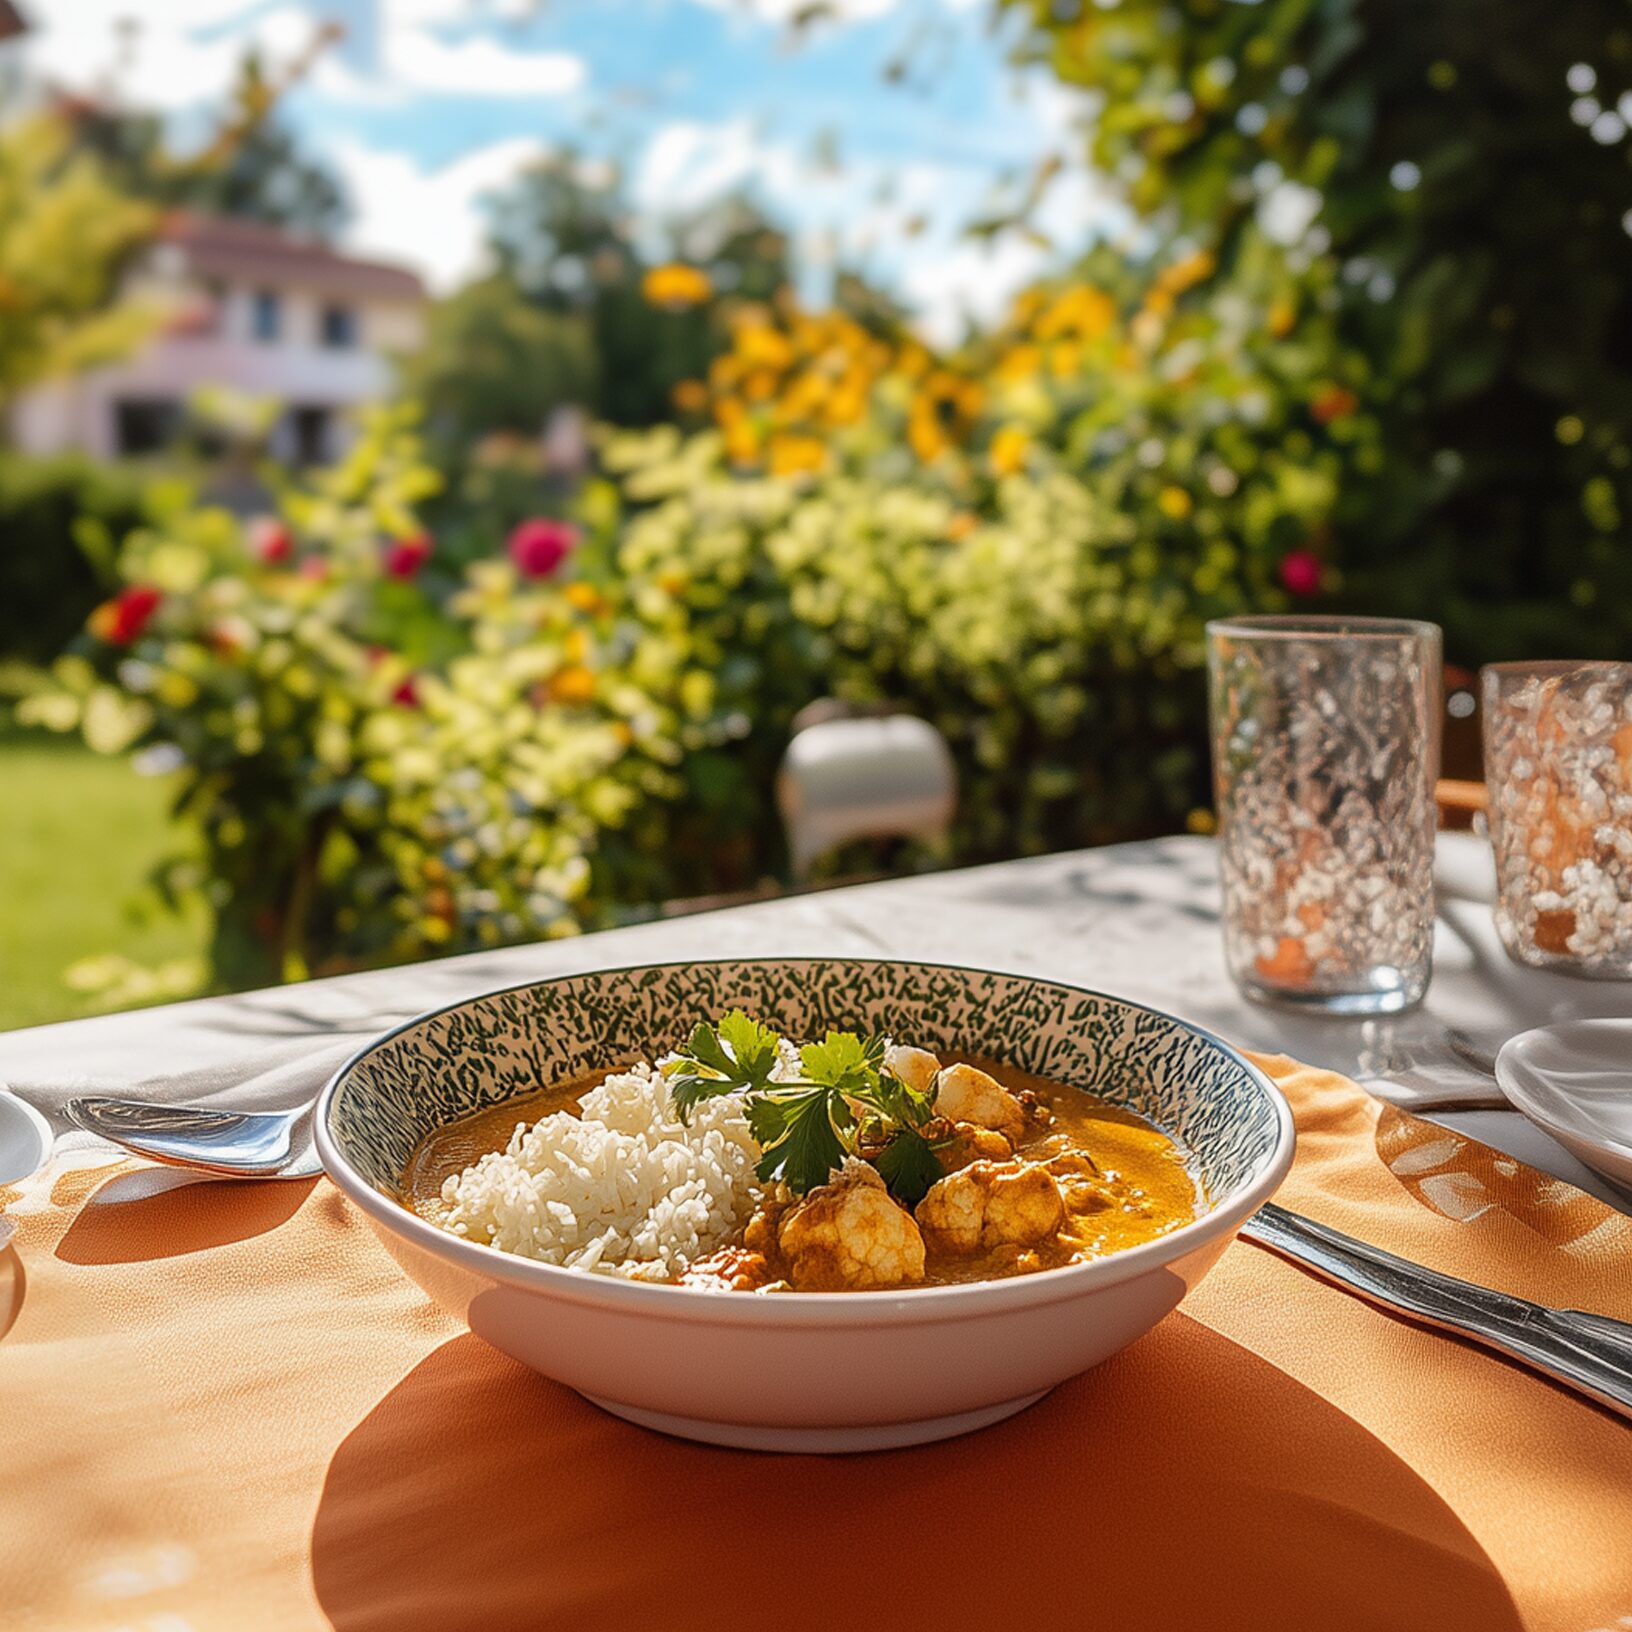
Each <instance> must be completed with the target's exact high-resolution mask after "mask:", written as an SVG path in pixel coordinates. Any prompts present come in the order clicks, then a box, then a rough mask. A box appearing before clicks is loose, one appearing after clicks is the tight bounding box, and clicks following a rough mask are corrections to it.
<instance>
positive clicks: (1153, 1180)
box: [400, 1054, 1204, 1290]
mask: <svg viewBox="0 0 1632 1632" xmlns="http://www.w3.org/2000/svg"><path fill="white" fill-rule="evenodd" d="M945 1058H946V1062H947V1063H948V1064H952V1063H954V1062H957V1061H965V1060H966V1061H967V1063H969V1064H973V1065H977V1066H979V1067H980V1069H981V1070H983V1071H986V1072H989V1073H990V1074H991V1075H992V1076H993V1077H995V1078H996V1079H997V1080H998V1082H1000V1083H1001V1084H1002V1085H1003V1086H1004V1087H1005V1088H1007V1089H1008V1090H1009V1091H1010V1092H1011V1093H1014V1094H1029V1095H1034V1096H1035V1098H1036V1101H1037V1104H1038V1106H1039V1107H1040V1109H1041V1111H1042V1112H1043V1113H1044V1114H1043V1115H1040V1116H1037V1117H1036V1118H1035V1119H1033V1120H1031V1121H1029V1122H1028V1125H1027V1134H1026V1137H1025V1138H1024V1139H1022V1140H1021V1141H1020V1142H1019V1143H1018V1144H1016V1145H1015V1148H1014V1155H1015V1158H1016V1159H1018V1160H1023V1161H1032V1162H1046V1161H1049V1160H1051V1159H1052V1158H1057V1157H1060V1156H1065V1155H1069V1154H1073V1153H1080V1154H1083V1155H1086V1156H1088V1157H1089V1158H1091V1163H1087V1164H1083V1172H1082V1173H1081V1175H1079V1176H1076V1177H1073V1178H1072V1179H1071V1180H1070V1181H1069V1182H1062V1183H1061V1184H1060V1192H1061V1199H1062V1201H1063V1203H1064V1208H1065V1222H1064V1224H1063V1226H1062V1227H1061V1228H1060V1229H1059V1231H1058V1233H1057V1235H1055V1236H1054V1237H1053V1238H1052V1239H1050V1240H1047V1241H1043V1242H1038V1243H1035V1244H1033V1245H1031V1246H1028V1247H1027V1248H1026V1249H1024V1250H1023V1251H1021V1250H1018V1249H1016V1248H1015V1247H1013V1246H1009V1245H1004V1246H999V1247H995V1248H992V1249H991V1250H989V1251H983V1252H977V1253H975V1254H972V1255H968V1256H962V1255H953V1254H951V1253H946V1252H940V1251H936V1250H934V1249H933V1247H932V1248H931V1249H930V1250H929V1251H928V1252H927V1254H926V1257H925V1263H924V1279H923V1282H922V1283H921V1284H923V1285H927V1286H946V1285H951V1284H954V1283H958V1282H967V1281H981V1280H998V1279H1003V1278H1005V1277H1008V1276H1011V1275H1018V1274H1025V1273H1029V1272H1031V1271H1035V1270H1038V1269H1055V1268H1059V1267H1060V1266H1062V1265H1064V1264H1069V1263H1074V1262H1077V1261H1079V1260H1081V1259H1087V1258H1098V1257H1103V1256H1104V1255H1105V1254H1107V1253H1111V1252H1117V1251H1120V1250H1121V1249H1122V1248H1124V1247H1132V1246H1137V1245H1138V1244H1139V1243H1140V1242H1143V1241H1150V1240H1154V1239H1155V1238H1156V1237H1157V1236H1161V1235H1166V1234H1167V1233H1168V1232H1169V1231H1170V1230H1173V1229H1176V1228H1177V1227H1178V1226H1179V1225H1181V1224H1187V1223H1189V1222H1190V1221H1191V1220H1192V1219H1193V1218H1195V1216H1196V1214H1197V1212H1198V1210H1199V1209H1200V1208H1201V1207H1202V1206H1203V1205H1204V1201H1203V1198H1202V1196H1201V1193H1200V1191H1199V1189H1198V1186H1197V1182H1196V1179H1195V1176H1194V1174H1193V1173H1192V1172H1191V1170H1190V1168H1189V1166H1188V1164H1187V1162H1186V1159H1185V1153H1184V1151H1183V1150H1182V1149H1181V1147H1180V1146H1179V1145H1177V1144H1176V1143H1175V1142H1174V1140H1173V1139H1172V1138H1170V1137H1169V1136H1168V1135H1167V1134H1165V1133H1163V1132H1162V1130H1161V1129H1160V1128H1158V1127H1157V1126H1156V1125H1155V1124H1154V1123H1151V1122H1148V1121H1146V1120H1145V1119H1144V1118H1143V1117H1141V1116H1139V1115H1137V1114H1136V1113H1134V1112H1132V1111H1129V1110H1125V1109H1123V1108H1122V1107H1121V1106H1118V1105H1113V1104H1111V1103H1109V1102H1108V1101H1106V1100H1103V1099H1100V1098H1099V1097H1098V1096H1097V1095H1094V1094H1091V1093H1087V1092H1085V1091H1083V1090H1082V1089H1078V1088H1072V1087H1068V1086H1066V1085H1065V1084H1063V1083H1057V1082H1053V1081H1051V1080H1050V1079H1048V1078H1046V1077H1038V1076H1033V1075H1031V1074H1030V1073H1028V1072H1025V1071H1020V1070H1017V1069H1016V1068H1015V1067H1014V1066H1011V1065H1004V1064H1001V1063H998V1062H995V1061H992V1060H986V1059H979V1058H976V1057H973V1056H964V1055H957V1054H948V1055H947V1056H946V1057H945ZM601 1080H602V1078H601V1076H599V1075H597V1076H592V1077H585V1078H581V1079H578V1080H575V1081H572V1082H566V1083H561V1084H558V1085H557V1086H555V1087H553V1088H547V1089H541V1090H538V1091H536V1092H532V1093H526V1094H518V1095H515V1096H514V1097H512V1098H510V1099H507V1100H504V1101H503V1102H502V1103H500V1104H498V1105H492V1106H489V1107H488V1108H487V1109H486V1110H484V1111H478V1112H477V1113H476V1114H475V1115H473V1116H467V1117H462V1118H460V1119H459V1120H458V1121H455V1122H450V1123H448V1124H447V1125H446V1126H444V1127H440V1128H437V1129H434V1130H433V1131H432V1132H431V1133H429V1134H427V1135H426V1137H425V1138H424V1139H423V1140H421V1141H420V1143H419V1145H418V1146H416V1148H415V1150H414V1152H413V1155H412V1156H411V1157H410V1158H409V1160H408V1166H407V1168H406V1170H405V1171H404V1173H403V1177H402V1187H401V1197H400V1199H401V1200H402V1202H403V1204H404V1206H406V1207H408V1208H409V1209H410V1210H411V1211H413V1212H415V1213H417V1214H418V1215H419V1216H420V1217H421V1218H423V1219H426V1220H427V1221H429V1222H431V1223H440V1222H441V1219H442V1213H443V1201H442V1186H443V1183H444V1181H446V1180H447V1179H449V1178H452V1177H455V1176H456V1175H458V1174H459V1173H461V1172H463V1170H464V1169H465V1168H467V1167H469V1166H471V1164H473V1163H474V1162H476V1161H478V1160H480V1158H481V1157H483V1156H485V1155H487V1154H488V1153H489V1152H490V1151H495V1150H502V1149H504V1148H505V1146H506V1145H508V1143H509V1142H510V1137H511V1135H512V1134H513V1133H514V1132H515V1130H516V1127H517V1125H518V1124H520V1123H527V1124H531V1123H534V1122H536V1121H538V1120H539V1118H540V1117H544V1116H549V1115H551V1114H552V1113H554V1112H562V1111H564V1112H566V1113H568V1114H569V1115H576V1114H577V1111H578V1099H579V1096H580V1095H582V1094H584V1093H586V1092H588V1091H589V1090H590V1089H591V1088H594V1087H597V1086H599V1084H600V1082H601ZM1093 1168H1097V1170H1098V1171H1097V1173H1093V1172H1092V1171H1091V1169H1093ZM752 1228H753V1227H752V1225H751V1224H750V1226H749V1229H750V1231H752ZM738 1251H739V1249H737V1248H734V1247H727V1248H725V1249H723V1250H722V1252H721V1253H720V1254H716V1255H715V1256H716V1257H717V1258H721V1259H722V1260H724V1261H725V1262H724V1265H723V1266H722V1267H724V1268H726V1269H728V1270H730V1271H731V1273H729V1275H728V1276H727V1277H725V1278H724V1279H714V1280H710V1278H709V1277H708V1276H706V1275H705V1276H702V1277H695V1276H693V1277H688V1278H690V1279H703V1280H709V1282H710V1284H716V1285H719V1284H726V1279H728V1280H729V1283H730V1284H732V1285H735V1286H737V1287H738V1288H741V1289H744V1290H747V1289H751V1288H752V1286H753V1285H755V1284H756V1282H763V1281H766V1280H771V1279H775V1278H776V1277H777V1272H778V1268H779V1266H778V1265H777V1264H776V1263H775V1261H774V1257H773V1259H772V1261H771V1262H770V1263H769V1264H768V1265H766V1266H764V1267H762V1268H760V1269H758V1270H757V1272H755V1273H752V1274H749V1275H746V1276H745V1275H743V1274H740V1273H736V1272H735V1266H734V1265H733V1263H732V1259H733V1255H734V1254H736V1253H737V1252H738ZM754 1256H755V1255H750V1254H743V1255H742V1261H744V1262H746V1261H748V1260H749V1259H751V1258H753V1257H754Z"/></svg>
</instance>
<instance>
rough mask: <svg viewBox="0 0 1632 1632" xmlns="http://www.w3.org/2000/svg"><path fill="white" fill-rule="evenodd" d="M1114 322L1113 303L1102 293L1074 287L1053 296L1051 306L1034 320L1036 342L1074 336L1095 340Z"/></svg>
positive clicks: (1102, 291) (1080, 286)
mask: <svg viewBox="0 0 1632 1632" xmlns="http://www.w3.org/2000/svg"><path fill="white" fill-rule="evenodd" d="M1115 321H1116V303H1115V301H1113V300H1112V299H1111V297H1110V296H1109V295H1107V294H1106V293H1105V291H1104V290H1103V289H1095V288H1094V287H1093V285H1092V284H1086V283H1084V284H1078V285H1077V286H1076V287H1075V288H1073V289H1067V290H1065V291H1064V292H1063V293H1061V294H1060V295H1058V296H1056V297H1055V300H1054V303H1053V304H1052V305H1051V306H1050V307H1049V308H1048V310H1047V311H1046V312H1044V313H1043V314H1042V316H1040V317H1039V318H1038V319H1037V338H1038V339H1039V340H1060V339H1064V338H1065V337H1066V336H1067V335H1075V336H1076V337H1077V338H1078V339H1081V340H1097V339H1099V338H1100V336H1101V335H1103V334H1105V333H1107V332H1108V331H1109V329H1110V327H1111V324H1112V323H1114V322H1115Z"/></svg>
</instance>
